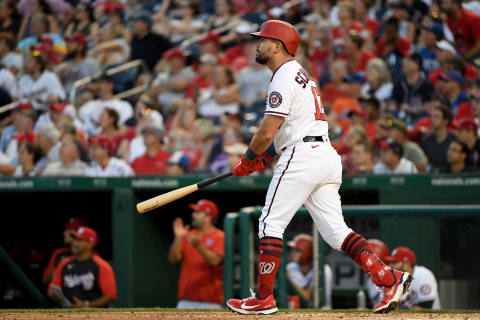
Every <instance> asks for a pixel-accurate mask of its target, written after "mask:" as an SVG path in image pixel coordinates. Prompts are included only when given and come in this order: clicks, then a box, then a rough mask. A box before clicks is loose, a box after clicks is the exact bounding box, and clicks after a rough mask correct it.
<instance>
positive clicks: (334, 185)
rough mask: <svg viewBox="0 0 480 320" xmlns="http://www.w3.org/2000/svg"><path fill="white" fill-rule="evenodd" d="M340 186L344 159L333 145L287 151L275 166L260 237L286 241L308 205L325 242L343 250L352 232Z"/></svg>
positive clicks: (303, 144)
mask: <svg viewBox="0 0 480 320" xmlns="http://www.w3.org/2000/svg"><path fill="white" fill-rule="evenodd" d="M341 184H342V163H341V158H340V156H339V155H338V153H337V152H336V150H335V149H334V148H333V147H332V146H331V144H330V142H301V143H298V144H296V145H295V146H292V147H288V148H287V149H286V150H284V151H283V152H282V154H281V155H280V159H279V160H278V163H277V165H276V166H275V170H274V174H273V177H272V180H271V182H270V185H269V187H268V191H267V196H266V199H265V206H264V208H263V210H262V215H261V217H260V219H259V229H258V230H259V232H258V236H259V237H260V238H263V237H266V236H270V237H276V238H283V232H284V231H285V228H286V227H287V226H288V224H289V223H290V221H291V220H292V218H293V216H294V215H295V212H297V210H298V209H300V207H301V206H302V205H305V207H306V208H307V210H308V212H309V213H310V215H311V217H312V219H313V221H314V222H315V225H316V226H317V229H318V231H319V232H320V235H321V236H322V238H323V239H324V240H325V241H326V242H327V243H328V244H329V245H330V246H331V247H332V248H334V249H336V250H340V249H341V246H342V243H343V241H344V240H345V238H346V237H347V235H348V234H350V232H352V229H350V228H348V227H347V225H346V224H345V221H344V219H343V215H342V208H341V202H340V195H339V194H338V190H339V189H340V185H341Z"/></svg>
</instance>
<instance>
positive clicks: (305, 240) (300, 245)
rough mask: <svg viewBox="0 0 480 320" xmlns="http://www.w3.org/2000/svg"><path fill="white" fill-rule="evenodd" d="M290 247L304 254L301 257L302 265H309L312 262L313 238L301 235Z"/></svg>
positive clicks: (290, 243)
mask: <svg viewBox="0 0 480 320" xmlns="http://www.w3.org/2000/svg"><path fill="white" fill-rule="evenodd" d="M288 245H289V246H290V247H293V248H295V249H297V250H298V251H301V252H302V256H301V257H300V263H309V262H312V258H313V238H312V236H310V235H308V234H305V233H301V234H299V235H297V236H295V238H293V241H289V242H288Z"/></svg>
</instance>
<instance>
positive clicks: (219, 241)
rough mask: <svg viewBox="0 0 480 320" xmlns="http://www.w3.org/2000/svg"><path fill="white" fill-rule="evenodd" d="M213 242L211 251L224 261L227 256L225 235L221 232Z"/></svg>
mask: <svg viewBox="0 0 480 320" xmlns="http://www.w3.org/2000/svg"><path fill="white" fill-rule="evenodd" d="M213 241H214V242H213V246H212V247H210V248H209V249H210V250H211V251H213V252H215V253H216V254H217V255H219V256H220V257H221V258H222V259H223V257H224V256H225V233H223V232H219V233H218V235H217V236H215V239H214V240H213Z"/></svg>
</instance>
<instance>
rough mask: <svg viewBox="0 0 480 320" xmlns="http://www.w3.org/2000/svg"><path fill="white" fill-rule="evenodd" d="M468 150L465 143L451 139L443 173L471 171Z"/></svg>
mask: <svg viewBox="0 0 480 320" xmlns="http://www.w3.org/2000/svg"><path fill="white" fill-rule="evenodd" d="M470 162H471V161H470V150H469V149H468V146H467V144H466V143H463V142H461V141H460V140H453V141H452V142H450V145H449V146H448V150H447V163H448V166H447V168H446V170H445V171H440V172H443V173H455V174H457V173H468V172H472V171H474V170H472V168H471V166H470Z"/></svg>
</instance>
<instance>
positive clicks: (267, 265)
mask: <svg viewBox="0 0 480 320" xmlns="http://www.w3.org/2000/svg"><path fill="white" fill-rule="evenodd" d="M273 269H275V262H260V266H259V272H260V274H270V273H271V272H272V271H273Z"/></svg>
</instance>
